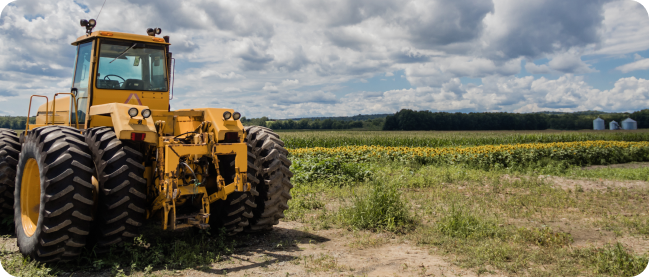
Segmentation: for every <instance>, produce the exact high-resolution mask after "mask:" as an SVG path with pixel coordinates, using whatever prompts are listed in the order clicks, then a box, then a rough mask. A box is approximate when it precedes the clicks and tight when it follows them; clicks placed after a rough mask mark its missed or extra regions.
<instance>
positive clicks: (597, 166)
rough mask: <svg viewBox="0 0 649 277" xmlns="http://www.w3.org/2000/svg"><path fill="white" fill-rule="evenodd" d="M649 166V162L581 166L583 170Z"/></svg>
mask: <svg viewBox="0 0 649 277" xmlns="http://www.w3.org/2000/svg"><path fill="white" fill-rule="evenodd" d="M643 167H649V162H636V163H625V164H610V165H591V166H585V167H582V169H585V170H593V169H602V168H643Z"/></svg>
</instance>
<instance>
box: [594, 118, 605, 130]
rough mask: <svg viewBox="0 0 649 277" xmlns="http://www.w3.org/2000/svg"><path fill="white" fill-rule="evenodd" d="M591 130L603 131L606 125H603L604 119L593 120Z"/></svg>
mask: <svg viewBox="0 0 649 277" xmlns="http://www.w3.org/2000/svg"><path fill="white" fill-rule="evenodd" d="M593 129H594V130H604V129H606V125H605V124H604V119H601V118H599V117H598V118H596V119H595V120H593Z"/></svg>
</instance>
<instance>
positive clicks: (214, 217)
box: [206, 157, 256, 236]
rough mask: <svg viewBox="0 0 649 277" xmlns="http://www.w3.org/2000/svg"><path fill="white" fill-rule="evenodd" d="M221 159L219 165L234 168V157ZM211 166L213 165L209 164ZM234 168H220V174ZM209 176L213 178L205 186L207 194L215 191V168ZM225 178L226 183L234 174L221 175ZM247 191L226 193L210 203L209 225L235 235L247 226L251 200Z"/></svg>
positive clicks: (249, 167) (224, 173)
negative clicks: (222, 197)
mask: <svg viewBox="0 0 649 277" xmlns="http://www.w3.org/2000/svg"><path fill="white" fill-rule="evenodd" d="M220 158H222V159H223V160H222V161H220V162H219V167H220V168H224V167H228V168H234V157H230V158H227V157H220ZM210 168H213V166H210ZM251 169H252V170H253V171H254V170H256V167H255V166H254V165H252V167H251V165H250V164H248V170H249V171H250V170H251ZM233 172H234V170H230V171H228V170H222V171H221V174H222V175H228V174H230V173H233ZM210 176H214V177H212V178H213V179H211V180H210V182H211V183H213V184H214V185H211V186H206V188H207V192H208V194H212V193H215V192H216V191H217V190H216V186H215V185H216V179H215V178H216V177H215V176H216V170H213V171H212V172H210ZM223 177H224V178H228V177H229V178H228V179H226V183H229V182H231V181H233V180H234V178H235V176H234V175H232V176H223ZM248 194H249V193H248V192H233V193H231V194H229V195H228V197H227V199H225V200H217V201H216V202H214V203H212V205H211V207H210V213H211V215H210V221H209V222H210V227H211V228H212V229H214V230H219V229H221V228H224V229H225V234H226V235H228V236H232V235H236V234H238V233H240V232H242V231H243V229H244V228H245V227H247V226H248V224H249V222H248V220H249V219H250V218H252V207H251V206H250V205H249V204H251V203H252V202H250V200H249V199H248V198H249V197H248Z"/></svg>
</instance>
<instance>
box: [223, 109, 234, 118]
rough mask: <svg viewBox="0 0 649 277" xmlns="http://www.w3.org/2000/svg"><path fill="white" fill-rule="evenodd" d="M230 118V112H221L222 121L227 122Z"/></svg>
mask: <svg viewBox="0 0 649 277" xmlns="http://www.w3.org/2000/svg"><path fill="white" fill-rule="evenodd" d="M230 117H232V113H231V112H229V111H225V112H223V119H225V120H228V119H230Z"/></svg>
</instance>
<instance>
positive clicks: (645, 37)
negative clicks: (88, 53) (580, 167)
mask: <svg viewBox="0 0 649 277" xmlns="http://www.w3.org/2000/svg"><path fill="white" fill-rule="evenodd" d="M103 3H104V0H61V1H57V0H47V1H44V0H40V1H37V0H17V1H14V2H12V3H10V4H9V5H7V6H6V7H5V8H4V9H3V10H2V13H1V14H0V115H13V116H16V115H20V116H24V115H26V114H27V108H28V105H29V96H30V95H32V94H44V95H53V94H54V93H56V92H69V91H70V86H71V82H72V81H71V80H72V73H73V65H74V58H75V57H74V56H75V51H76V49H75V47H74V46H71V45H70V43H71V42H73V41H75V40H76V38H77V37H79V36H82V35H84V32H85V29H84V28H83V27H81V26H80V25H79V20H80V19H90V18H96V17H97V15H98V13H99V11H100V9H101V8H102V4H103ZM97 22H98V23H97V27H96V28H95V30H96V31H97V30H108V31H118V32H128V33H137V34H143V35H144V34H146V29H147V28H151V27H159V28H162V35H168V36H170V37H171V39H170V40H171V44H172V46H171V52H173V55H174V58H175V59H176V68H175V73H176V76H175V84H174V99H173V100H171V107H172V109H185V108H198V107H219V108H233V109H235V110H236V111H239V112H241V113H242V115H243V116H246V117H248V118H253V117H261V116H269V117H271V118H297V117H320V116H351V115H358V114H383V113H394V112H397V111H399V110H400V109H413V110H430V111H448V112H519V113H529V112H538V111H566V112H568V111H583V110H600V111H607V112H627V111H628V112H632V111H636V110H641V109H645V108H649V81H648V80H649V71H647V70H648V69H649V16H648V15H647V11H646V10H645V9H644V7H643V6H642V5H640V4H639V3H637V2H634V1H631V0H617V1H600V0H571V1H565V0H526V1H520V0H493V1H489V0H446V1H437V0H423V1H420V0H412V1H409V0H356V1H338V0H327V1H320V0H286V1H283V0H266V1H255V0H251V1H207V0H197V1H193V0H185V1H177V0H156V1H142V0H106V2H105V5H104V7H103V9H102V11H101V14H100V16H99V18H98V20H97Z"/></svg>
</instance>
